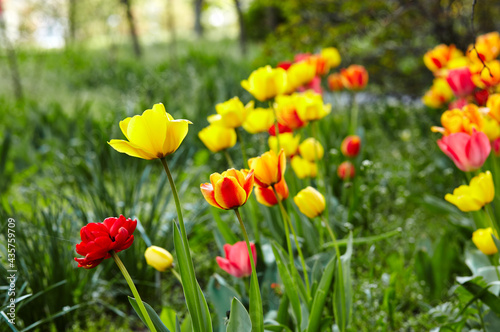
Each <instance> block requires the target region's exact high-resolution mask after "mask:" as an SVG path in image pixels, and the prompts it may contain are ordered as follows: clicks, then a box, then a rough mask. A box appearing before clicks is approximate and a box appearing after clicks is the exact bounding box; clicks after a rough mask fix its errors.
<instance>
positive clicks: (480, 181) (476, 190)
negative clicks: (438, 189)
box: [444, 171, 495, 212]
mask: <svg viewBox="0 0 500 332" xmlns="http://www.w3.org/2000/svg"><path fill="white" fill-rule="evenodd" d="M493 197H495V187H494V186H493V178H492V176H491V173H490V171H486V172H484V173H480V174H479V175H478V176H475V177H473V178H472V180H471V181H470V184H469V185H468V186H467V185H462V186H460V187H458V188H456V189H455V190H453V195H452V194H446V196H445V197H444V199H445V200H447V201H448V202H450V203H452V204H454V205H456V206H457V207H458V208H459V209H460V210H462V211H464V212H469V211H478V210H480V209H481V208H482V207H483V206H485V205H486V204H488V203H490V202H491V201H492V200H493Z"/></svg>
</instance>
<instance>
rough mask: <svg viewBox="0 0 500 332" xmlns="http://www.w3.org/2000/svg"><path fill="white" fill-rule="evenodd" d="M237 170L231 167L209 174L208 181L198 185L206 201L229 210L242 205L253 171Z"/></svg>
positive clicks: (252, 179) (252, 177)
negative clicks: (220, 172)
mask: <svg viewBox="0 0 500 332" xmlns="http://www.w3.org/2000/svg"><path fill="white" fill-rule="evenodd" d="M244 173H246V172H241V171H237V170H235V169H234V168H231V169H229V170H227V171H225V172H222V174H219V173H213V174H212V175H210V183H203V184H201V185H200V189H201V192H202V194H203V197H205V199H206V201H207V202H208V203H209V204H210V205H212V206H215V207H217V208H219V209H223V210H231V209H236V208H238V207H240V206H242V205H244V204H245V203H246V202H247V200H248V197H250V194H251V193H252V188H253V184H254V172H253V170H250V171H249V172H248V173H246V175H245V174H244Z"/></svg>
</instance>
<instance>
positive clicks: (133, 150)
mask: <svg viewBox="0 0 500 332" xmlns="http://www.w3.org/2000/svg"><path fill="white" fill-rule="evenodd" d="M188 124H191V121H188V120H174V118H173V117H172V116H171V115H170V114H168V113H167V112H166V111H165V107H164V106H163V104H155V105H154V106H153V109H150V110H145V111H144V113H142V115H135V116H134V117H131V118H126V119H125V120H123V121H120V129H121V130H122V133H123V135H125V137H126V138H127V140H128V141H126V140H121V139H112V140H110V141H109V142H108V144H109V145H111V147H112V148H113V149H115V150H116V151H118V152H121V153H125V154H128V155H129V156H132V157H137V158H142V159H148V160H151V159H159V158H163V157H165V156H168V155H170V154H172V153H174V152H175V151H176V150H177V149H178V148H179V146H180V145H181V143H182V141H183V140H184V138H185V137H186V135H187V132H188Z"/></svg>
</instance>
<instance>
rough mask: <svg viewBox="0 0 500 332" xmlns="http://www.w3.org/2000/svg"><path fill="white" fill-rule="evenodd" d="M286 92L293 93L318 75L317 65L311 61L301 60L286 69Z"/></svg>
mask: <svg viewBox="0 0 500 332" xmlns="http://www.w3.org/2000/svg"><path fill="white" fill-rule="evenodd" d="M286 75H287V79H286V91H285V92H286V93H292V92H294V91H295V90H297V88H299V87H301V86H303V85H305V84H307V83H309V82H311V81H312V80H313V78H314V76H316V65H315V64H314V63H312V62H310V61H300V62H296V63H294V64H292V65H291V66H290V68H288V70H287V71H286Z"/></svg>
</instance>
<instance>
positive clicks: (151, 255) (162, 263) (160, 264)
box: [144, 246, 174, 272]
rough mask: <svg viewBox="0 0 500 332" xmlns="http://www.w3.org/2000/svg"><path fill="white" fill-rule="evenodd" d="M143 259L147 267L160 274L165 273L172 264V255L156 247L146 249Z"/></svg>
mask: <svg viewBox="0 0 500 332" xmlns="http://www.w3.org/2000/svg"><path fill="white" fill-rule="evenodd" d="M144 257H146V263H148V265H150V266H152V267H154V268H155V269H157V270H158V271H160V272H165V271H166V270H167V269H169V268H171V267H172V265H173V264H174V257H173V256H172V254H171V253H169V252H168V251H167V250H165V249H163V248H161V247H157V246H151V247H148V248H147V249H146V251H145V252H144Z"/></svg>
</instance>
